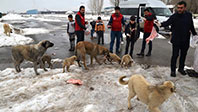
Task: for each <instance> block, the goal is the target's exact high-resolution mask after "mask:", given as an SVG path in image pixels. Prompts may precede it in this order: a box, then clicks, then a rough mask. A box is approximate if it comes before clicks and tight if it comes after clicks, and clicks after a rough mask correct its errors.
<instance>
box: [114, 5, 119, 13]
mask: <svg viewBox="0 0 198 112" xmlns="http://www.w3.org/2000/svg"><path fill="white" fill-rule="evenodd" d="M115 13H116V14H119V13H120V7H119V6H116V7H115Z"/></svg>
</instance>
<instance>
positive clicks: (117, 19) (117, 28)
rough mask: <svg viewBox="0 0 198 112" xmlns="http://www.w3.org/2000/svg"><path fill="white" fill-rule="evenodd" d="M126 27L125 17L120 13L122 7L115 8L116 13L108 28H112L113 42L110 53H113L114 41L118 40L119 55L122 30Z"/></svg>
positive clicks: (117, 50) (117, 51)
mask: <svg viewBox="0 0 198 112" xmlns="http://www.w3.org/2000/svg"><path fill="white" fill-rule="evenodd" d="M122 25H123V27H124V26H125V23H124V17H123V15H122V14H121V13H120V7H118V6H117V7H115V13H114V14H112V15H111V18H110V20H109V23H108V26H107V27H108V28H111V42H110V52H111V53H113V46H114V41H115V38H116V53H117V54H118V53H119V47H120V38H121V35H122V33H121V30H122Z"/></svg>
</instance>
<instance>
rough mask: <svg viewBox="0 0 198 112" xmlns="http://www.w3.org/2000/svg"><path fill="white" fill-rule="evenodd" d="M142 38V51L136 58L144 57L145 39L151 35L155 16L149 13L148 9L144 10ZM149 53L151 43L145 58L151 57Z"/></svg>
mask: <svg viewBox="0 0 198 112" xmlns="http://www.w3.org/2000/svg"><path fill="white" fill-rule="evenodd" d="M144 15H145V18H144V36H143V40H142V49H141V52H140V53H139V54H137V55H138V56H144V50H145V47H146V39H147V38H148V37H149V36H150V35H151V31H152V28H153V25H154V19H155V16H154V15H153V14H152V13H150V12H149V9H145V10H144ZM151 51H152V41H150V42H149V51H148V53H147V54H146V56H151Z"/></svg>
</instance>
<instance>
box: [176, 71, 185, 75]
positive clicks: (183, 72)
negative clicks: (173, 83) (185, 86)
mask: <svg viewBox="0 0 198 112" xmlns="http://www.w3.org/2000/svg"><path fill="white" fill-rule="evenodd" d="M178 72H179V73H180V74H182V75H186V71H184V70H178Z"/></svg>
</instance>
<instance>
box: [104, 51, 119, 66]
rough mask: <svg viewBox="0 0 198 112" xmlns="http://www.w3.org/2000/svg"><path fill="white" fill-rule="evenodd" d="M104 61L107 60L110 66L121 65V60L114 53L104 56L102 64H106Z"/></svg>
mask: <svg viewBox="0 0 198 112" xmlns="http://www.w3.org/2000/svg"><path fill="white" fill-rule="evenodd" d="M106 60H108V61H109V62H110V63H111V64H113V63H112V62H118V64H120V63H121V59H120V57H119V56H118V55H116V54H114V53H109V55H107V56H105V59H104V63H105V64H106Z"/></svg>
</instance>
